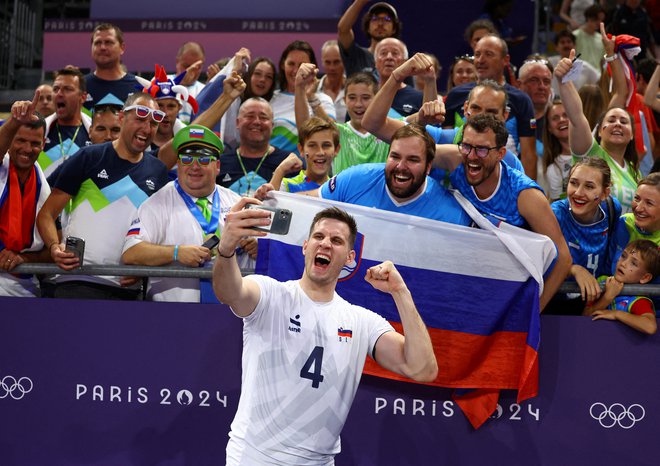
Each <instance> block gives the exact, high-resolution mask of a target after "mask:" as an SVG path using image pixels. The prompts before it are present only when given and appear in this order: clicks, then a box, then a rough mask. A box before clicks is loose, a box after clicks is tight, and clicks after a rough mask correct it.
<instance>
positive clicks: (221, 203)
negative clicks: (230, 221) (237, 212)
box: [122, 125, 257, 302]
mask: <svg viewBox="0 0 660 466" xmlns="http://www.w3.org/2000/svg"><path fill="white" fill-rule="evenodd" d="M172 147H173V149H174V150H175V151H176V153H177V155H178V162H177V175H178V178H177V180H176V181H172V182H170V183H168V184H167V185H166V186H165V187H164V188H163V189H161V190H160V191H158V192H157V193H156V194H155V195H153V196H152V197H150V198H149V199H147V200H146V201H145V202H144V203H143V204H142V205H141V206H140V208H139V209H138V211H137V213H136V215H135V217H134V219H133V222H132V223H131V225H130V228H129V229H128V233H127V234H126V239H125V241H124V249H123V254H122V261H123V262H124V263H125V264H135V265H152V266H162V265H169V264H177V265H185V266H187V267H203V266H204V265H205V264H207V266H209V267H210V266H211V264H212V258H213V257H215V255H216V254H217V249H216V247H215V246H216V244H217V242H215V244H214V242H213V238H214V237H216V238H220V237H221V236H222V229H223V227H224V224H225V216H226V215H227V212H229V210H230V208H231V206H232V205H234V204H236V203H237V202H238V201H239V200H240V198H241V197H240V196H239V195H238V194H236V193H234V192H233V191H231V190H230V189H227V188H223V187H222V186H217V185H216V183H215V178H216V176H217V175H218V173H219V172H220V158H219V157H220V154H221V153H222V151H223V149H224V147H223V144H222V141H220V138H219V137H218V136H216V135H215V133H213V131H211V130H210V129H208V128H206V127H204V126H200V125H190V126H188V127H186V128H184V129H182V130H181V131H179V132H178V133H177V134H176V136H175V138H174V141H173V142H172ZM209 240H210V241H209ZM256 246H257V241H256V239H255V238H250V239H245V240H241V242H240V247H241V252H243V251H245V252H248V253H249V254H250V255H252V256H253V257H254V256H256ZM239 260H240V261H241V262H240V264H241V266H242V267H246V266H248V261H249V258H248V254H242V253H241V254H239ZM147 297H148V299H151V300H154V301H178V302H217V301H215V296H214V294H213V292H212V290H211V287H210V281H207V280H199V279H196V278H183V279H182V278H150V279H149V287H148V288H147Z"/></svg>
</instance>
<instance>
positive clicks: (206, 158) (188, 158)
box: [179, 154, 218, 167]
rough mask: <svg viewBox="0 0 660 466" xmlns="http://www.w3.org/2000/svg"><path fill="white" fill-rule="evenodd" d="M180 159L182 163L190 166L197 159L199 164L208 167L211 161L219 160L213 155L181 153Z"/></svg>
mask: <svg viewBox="0 0 660 466" xmlns="http://www.w3.org/2000/svg"><path fill="white" fill-rule="evenodd" d="M179 160H180V161H181V165H184V166H188V165H192V164H193V162H194V161H195V160H197V164H198V165H200V166H202V167H206V166H208V164H210V163H211V162H215V161H216V160H218V158H217V157H213V156H211V155H184V154H180V155H179Z"/></svg>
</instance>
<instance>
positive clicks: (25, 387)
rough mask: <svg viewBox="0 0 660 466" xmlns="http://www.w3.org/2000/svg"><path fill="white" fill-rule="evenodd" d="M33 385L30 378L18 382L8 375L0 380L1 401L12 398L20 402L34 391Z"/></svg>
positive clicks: (23, 378)
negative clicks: (8, 397)
mask: <svg viewBox="0 0 660 466" xmlns="http://www.w3.org/2000/svg"><path fill="white" fill-rule="evenodd" d="M32 387H33V383H32V380H30V378H29V377H21V378H20V379H18V380H16V378H15V377H12V376H11V375H6V376H4V377H3V378H2V379H1V380H0V400H2V399H3V398H7V396H11V397H12V398H13V399H15V400H20V399H21V398H23V397H24V396H25V394H26V393H30V392H31V391H32Z"/></svg>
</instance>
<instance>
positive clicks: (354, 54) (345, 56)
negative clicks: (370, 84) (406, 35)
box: [337, 0, 401, 80]
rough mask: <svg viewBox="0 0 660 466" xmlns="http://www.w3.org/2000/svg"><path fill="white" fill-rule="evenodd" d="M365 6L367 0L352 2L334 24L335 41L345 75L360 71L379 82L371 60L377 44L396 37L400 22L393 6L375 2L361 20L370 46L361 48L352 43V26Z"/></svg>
mask: <svg viewBox="0 0 660 466" xmlns="http://www.w3.org/2000/svg"><path fill="white" fill-rule="evenodd" d="M367 3H369V0H355V1H354V2H353V3H352V4H351V5H350V6H349V7H348V8H347V9H346V12H344V15H343V16H342V17H341V19H340V20H339V23H338V24H337V31H338V37H337V41H338V42H339V52H340V53H341V59H342V61H343V62H344V68H345V70H346V76H350V75H352V74H353V73H357V72H359V71H363V72H366V73H371V74H373V75H374V77H375V78H376V80H378V72H377V71H376V60H375V58H374V53H375V50H376V44H378V43H379V42H380V41H381V40H383V39H386V38H388V37H394V38H399V36H400V33H401V21H400V20H399V16H398V15H397V13H396V10H395V9H394V7H393V6H392V5H390V4H389V3H386V2H377V3H374V4H373V5H371V7H370V8H369V10H368V11H367V13H366V14H365V15H364V16H363V18H362V30H363V31H364V33H365V34H366V36H367V37H368V38H369V40H370V42H369V47H368V48H365V47H360V46H359V45H357V44H356V43H355V34H354V33H353V26H354V25H355V23H356V22H357V19H358V15H359V14H360V11H362V9H363V8H364V7H365V6H366V5H367Z"/></svg>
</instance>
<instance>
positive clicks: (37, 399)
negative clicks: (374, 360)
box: [0, 298, 660, 466]
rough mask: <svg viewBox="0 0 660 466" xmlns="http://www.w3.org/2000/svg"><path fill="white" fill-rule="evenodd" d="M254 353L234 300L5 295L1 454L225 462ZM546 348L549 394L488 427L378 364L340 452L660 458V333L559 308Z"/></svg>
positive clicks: (475, 458)
mask: <svg viewBox="0 0 660 466" xmlns="http://www.w3.org/2000/svg"><path fill="white" fill-rule="evenodd" d="M240 354H241V322H240V320H239V319H237V318H236V317H234V316H233V315H232V314H231V313H230V311H229V310H228V309H227V308H226V307H225V306H212V305H180V304H159V303H121V304H118V303H114V302H91V301H88V302H84V301H67V300H40V299H33V300H28V299H24V300H21V299H16V298H0V464H2V465H3V466H14V465H20V466H25V465H29V466H32V465H53V464H57V465H62V466H68V465H90V464H93V465H117V464H122V465H206V464H209V465H210V464H222V463H223V462H224V449H225V445H226V441H227V432H228V429H229V423H230V422H231V419H232V417H233V415H234V412H235V409H236V406H237V403H238V396H239V391H240ZM540 355H541V356H540V357H541V367H540V369H541V373H540V394H539V396H538V397H537V398H535V399H532V400H530V401H529V402H525V403H523V404H522V406H518V405H516V404H515V397H514V394H513V393H506V394H505V395H504V396H503V398H502V399H501V402H500V404H501V407H500V410H499V411H498V413H496V415H495V416H494V418H493V419H491V420H489V421H488V422H486V424H485V425H484V426H483V427H482V428H481V429H479V430H478V431H474V430H473V429H472V428H471V427H470V425H469V423H468V421H467V420H466V419H465V417H464V416H463V414H462V413H461V412H460V410H459V409H458V407H457V406H456V405H455V404H454V403H453V402H452V401H451V398H450V392H449V390H444V389H438V388H433V387H427V386H422V385H415V384H408V383H402V382H394V381H389V380H382V379H377V378H374V377H364V378H363V381H362V384H361V387H360V389H359V390H358V394H357V398H356V400H355V403H354V405H353V409H352V411H351V414H350V416H349V418H348V421H347V424H346V426H345V428H344V431H343V434H342V441H343V448H342V453H341V454H340V455H339V456H338V457H337V464H338V465H360V466H362V465H407V464H410V465H426V464H429V465H430V464H434V465H435V464H451V465H473V464H474V465H476V464H507V465H532V464H533V465H557V464H562V465H577V464H580V465H586V464H589V465H591V464H594V465H595V464H598V465H622V464H625V465H638V464H639V465H642V464H645V465H646V464H649V465H650V464H657V458H658V454H659V453H660V451H659V450H660V447H658V446H657V442H656V438H657V434H656V426H657V425H658V422H659V420H660V419H659V418H660V400H659V398H658V396H657V394H658V393H660V376H659V375H658V372H657V370H656V368H657V367H659V366H660V340H659V339H658V338H657V336H653V337H644V336H642V335H641V334H638V333H637V332H635V331H633V330H630V329H628V328H626V327H624V326H623V325H621V324H618V323H616V322H591V321H590V320H589V319H588V318H579V317H555V316H545V317H543V318H542V343H541V352H540Z"/></svg>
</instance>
